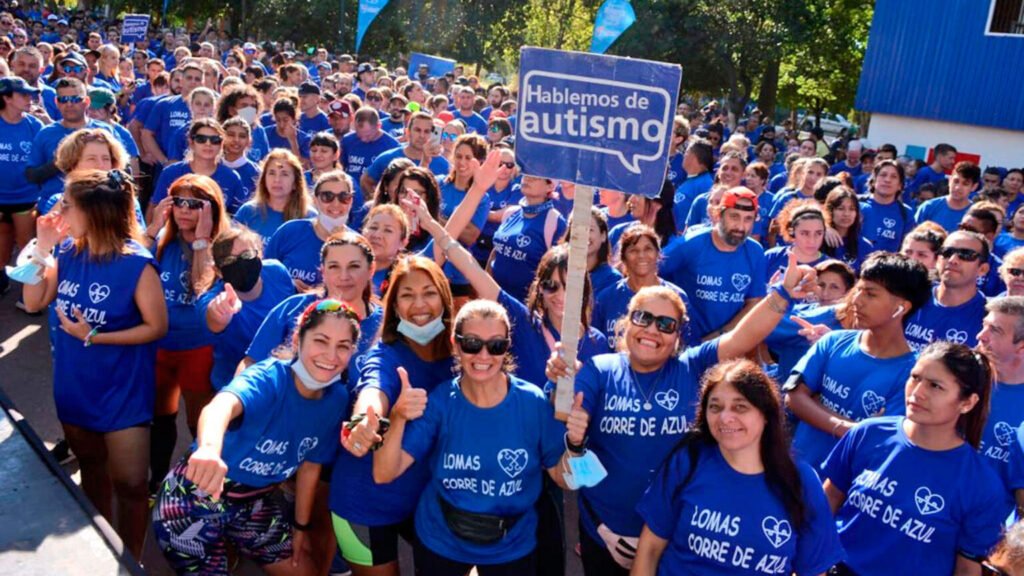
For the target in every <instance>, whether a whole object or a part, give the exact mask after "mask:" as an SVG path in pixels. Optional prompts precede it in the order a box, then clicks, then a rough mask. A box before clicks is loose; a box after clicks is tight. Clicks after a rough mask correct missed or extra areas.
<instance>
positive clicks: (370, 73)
mask: <svg viewBox="0 0 1024 576" xmlns="http://www.w3.org/2000/svg"><path fill="white" fill-rule="evenodd" d="M356 82H357V83H356V86H354V87H353V88H352V93H353V94H355V95H356V96H359V99H360V100H366V93H367V92H369V91H370V89H371V88H373V87H375V86H376V85H377V73H376V72H375V71H374V69H373V64H370V63H369V62H363V63H362V64H360V65H359V67H358V68H356Z"/></svg>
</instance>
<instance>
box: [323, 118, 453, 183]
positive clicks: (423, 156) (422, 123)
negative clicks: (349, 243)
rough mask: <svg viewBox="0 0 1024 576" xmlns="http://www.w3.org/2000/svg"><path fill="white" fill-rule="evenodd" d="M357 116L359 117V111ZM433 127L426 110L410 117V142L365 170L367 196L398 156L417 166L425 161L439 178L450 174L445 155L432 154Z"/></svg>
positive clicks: (363, 178) (388, 152)
mask: <svg viewBox="0 0 1024 576" xmlns="http://www.w3.org/2000/svg"><path fill="white" fill-rule="evenodd" d="M360 112H362V110H360ZM356 116H357V117H358V113H357V114H356ZM433 128H434V119H433V118H431V116H430V115H429V114H427V113H426V112H417V113H415V114H413V115H412V117H411V118H409V129H408V138H409V143H408V144H406V145H405V146H402V147H396V148H393V149H391V150H388V151H387V152H385V153H383V154H381V155H380V156H378V157H377V159H376V160H374V161H373V164H371V165H370V167H369V169H367V170H366V171H365V172H363V175H362V178H361V179H360V181H359V185H360V187H361V188H362V189H363V191H364V192H365V193H366V195H367V196H370V195H371V194H373V190H374V188H375V187H376V186H377V182H378V181H379V180H380V177H381V175H382V174H383V173H384V169H385V168H387V167H388V165H389V164H391V162H392V161H394V160H395V159H396V158H408V159H409V160H412V162H413V163H414V164H416V165H417V166H423V165H424V163H425V164H426V166H427V168H428V169H429V170H430V171H431V172H432V173H433V174H434V175H435V176H437V179H438V180H440V179H441V178H442V177H443V176H445V175H447V174H448V169H449V164H448V161H447V160H445V159H444V157H443V156H431V155H430V150H429V148H430V136H431V133H432V131H433ZM342 148H345V145H344V144H342Z"/></svg>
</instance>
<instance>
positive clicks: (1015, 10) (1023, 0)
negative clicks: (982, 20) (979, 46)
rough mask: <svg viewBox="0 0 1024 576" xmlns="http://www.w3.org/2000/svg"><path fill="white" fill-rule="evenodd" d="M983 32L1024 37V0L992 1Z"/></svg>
mask: <svg viewBox="0 0 1024 576" xmlns="http://www.w3.org/2000/svg"><path fill="white" fill-rule="evenodd" d="M985 32H986V33H988V34H999V35H1004V34H1005V35H1013V36H1024V0H992V7H991V8H990V9H989V15H988V28H987V30H986V31H985Z"/></svg>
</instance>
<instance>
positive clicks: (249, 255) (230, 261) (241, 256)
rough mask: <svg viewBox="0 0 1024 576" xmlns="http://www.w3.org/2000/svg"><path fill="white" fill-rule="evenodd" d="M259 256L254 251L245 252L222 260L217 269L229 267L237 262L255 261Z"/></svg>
mask: <svg viewBox="0 0 1024 576" xmlns="http://www.w3.org/2000/svg"><path fill="white" fill-rule="evenodd" d="M259 256H260V253H259V252H257V251H255V250H246V251H244V252H242V253H241V254H239V255H237V256H235V255H231V256H228V257H227V258H225V259H224V261H223V262H221V263H220V264H218V265H217V266H218V267H219V268H224V267H225V266H231V265H232V264H234V263H235V262H238V261H239V260H255V259H256V258H259Z"/></svg>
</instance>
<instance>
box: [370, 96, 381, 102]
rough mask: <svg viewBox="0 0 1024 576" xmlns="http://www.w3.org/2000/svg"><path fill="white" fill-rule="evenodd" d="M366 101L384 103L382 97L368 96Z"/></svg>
mask: <svg viewBox="0 0 1024 576" xmlns="http://www.w3.org/2000/svg"><path fill="white" fill-rule="evenodd" d="M366 101H367V102H383V101H384V99H383V98H381V97H380V96H367V97H366Z"/></svg>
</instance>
